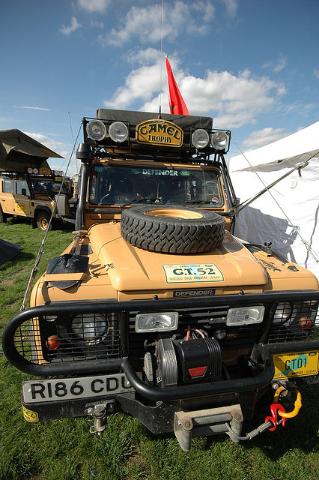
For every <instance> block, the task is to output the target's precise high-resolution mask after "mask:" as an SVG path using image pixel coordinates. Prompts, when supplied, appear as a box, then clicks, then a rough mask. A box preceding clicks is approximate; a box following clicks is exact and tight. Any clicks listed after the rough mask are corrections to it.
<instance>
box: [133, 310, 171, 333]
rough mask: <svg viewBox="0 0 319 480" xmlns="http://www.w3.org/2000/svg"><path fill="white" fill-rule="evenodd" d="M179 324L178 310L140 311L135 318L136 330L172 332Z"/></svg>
mask: <svg viewBox="0 0 319 480" xmlns="http://www.w3.org/2000/svg"><path fill="white" fill-rule="evenodd" d="M177 326H178V312H163V313H139V314H137V315H136V319H135V331H136V332H170V331H172V330H176V329H177Z"/></svg>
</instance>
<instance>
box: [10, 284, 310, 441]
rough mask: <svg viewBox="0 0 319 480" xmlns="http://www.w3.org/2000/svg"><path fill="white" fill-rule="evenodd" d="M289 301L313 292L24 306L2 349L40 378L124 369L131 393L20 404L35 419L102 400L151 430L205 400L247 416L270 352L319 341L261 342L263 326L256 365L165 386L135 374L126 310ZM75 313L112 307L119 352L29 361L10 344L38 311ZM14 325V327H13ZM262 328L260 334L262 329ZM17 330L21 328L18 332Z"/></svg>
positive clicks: (83, 410) (267, 370) (76, 411)
mask: <svg viewBox="0 0 319 480" xmlns="http://www.w3.org/2000/svg"><path fill="white" fill-rule="evenodd" d="M291 299H293V301H304V300H307V301H318V300H319V293H318V292H280V293H266V294H261V295H227V296H214V297H209V298H207V297H206V298H195V299H187V300H185V299H184V300H176V299H172V300H151V301H131V302H116V301H106V302H77V303H71V302H69V303H63V302H61V303H54V304H48V305H44V306H39V307H34V308H30V309H28V310H25V311H23V312H20V313H19V314H18V315H17V316H16V317H14V318H13V319H12V320H11V322H9V324H8V325H7V327H6V329H5V331H4V335H3V351H4V353H5V355H6V357H7V358H8V360H9V361H10V362H11V363H12V364H13V365H14V366H15V367H17V368H18V369H20V370H22V371H23V372H26V373H28V374H31V375H35V376H42V377H54V376H85V375H90V374H98V373H108V372H116V371H117V372H119V371H123V372H124V373H125V374H126V377H127V378H128V380H129V382H130V383H131V385H132V386H133V388H134V392H133V393H125V394H115V395H107V396H103V397H101V398H94V401H93V400H92V399H88V398H79V399H76V400H68V401H59V402H53V401H50V402H39V403H33V404H32V405H28V404H25V407H27V409H30V411H31V410H32V411H35V412H37V416H38V418H39V420H47V419H50V418H60V417H77V416H83V415H86V414H87V412H88V409H89V408H90V405H94V404H97V403H103V402H106V403H107V402H109V401H111V402H113V404H114V405H115V406H116V408H118V409H119V410H122V411H124V412H126V413H129V414H131V415H133V416H135V417H137V418H139V419H140V421H141V422H142V423H143V424H144V425H145V426H146V427H147V428H148V429H149V430H151V431H152V432H154V433H160V432H168V431H172V428H173V419H174V414H175V412H177V411H181V410H184V411H185V410H186V411H187V410H196V409H198V408H206V407H207V405H212V406H216V407H218V406H224V405H232V404H239V405H240V406H241V408H242V411H243V415H244V418H245V419H247V418H251V417H252V415H253V413H254V409H255V405H256V402H257V401H258V399H259V398H260V397H261V396H262V395H263V394H264V393H265V392H266V391H267V389H268V388H269V386H270V385H271V382H272V380H273V377H274V364H273V358H272V355H273V354H275V353H284V352H303V351H309V350H317V351H318V350H319V340H308V341H298V342H289V343H280V344H279V343H278V344H276V343H272V344H267V343H266V341H267V335H266V333H267V329H268V331H269V328H270V326H269V325H267V324H265V331H264V333H263V334H262V335H261V337H260V339H259V341H258V343H256V344H255V346H254V348H253V351H252V356H253V357H254V358H255V359H256V362H257V363H258V364H259V369H258V370H256V371H255V372H254V374H251V375H250V376H245V377H242V378H238V377H237V378H231V379H227V380H222V381H214V382H205V383H196V384H190V385H177V386H171V387H165V388H159V387H154V386H151V385H149V384H147V383H145V382H144V381H143V380H142V379H141V378H139V376H138V375H137V374H136V371H135V368H134V363H133V362H132V359H131V358H130V356H129V352H128V348H127V333H128V332H127V325H126V319H127V316H126V313H127V312H129V311H132V310H134V311H136V310H137V311H140V312H152V311H165V310H166V311H167V310H171V309H173V310H178V309H179V308H188V307H194V306H196V305H198V306H200V307H205V306H208V307H209V306H211V305H214V306H216V305H225V304H227V305H229V306H230V307H236V306H245V305H252V304H261V303H262V304H263V305H265V308H266V310H270V309H271V308H272V305H273V304H274V303H280V302H285V301H289V300H291ZM57 312H59V314H61V312H62V313H65V314H71V313H72V314H77V313H81V314H83V313H92V312H94V313H103V312H104V313H105V312H116V313H118V314H119V315H120V327H119V335H120V338H121V348H122V355H121V356H120V357H119V358H112V359H111V358H109V359H95V360H92V359H87V360H85V361H78V362H77V361H68V362H65V363H56V362H55V363H54V362H53V363H44V362H37V363H36V362H34V361H32V360H30V358H29V359H28V358H26V357H25V356H24V355H23V351H22V352H21V351H18V349H17V347H16V344H15V335H16V332H17V331H20V335H21V327H22V326H23V324H24V323H25V322H26V321H30V319H34V318H37V321H38V322H39V326H40V328H41V322H42V321H44V316H46V315H55V314H56V313H57ZM19 329H20V330H19ZM265 332H266V333H265ZM22 334H23V333H22Z"/></svg>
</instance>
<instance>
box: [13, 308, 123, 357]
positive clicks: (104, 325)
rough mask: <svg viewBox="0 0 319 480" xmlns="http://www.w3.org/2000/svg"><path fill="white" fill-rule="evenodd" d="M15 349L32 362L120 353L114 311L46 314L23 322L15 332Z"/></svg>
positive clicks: (112, 355) (116, 355)
mask: <svg viewBox="0 0 319 480" xmlns="http://www.w3.org/2000/svg"><path fill="white" fill-rule="evenodd" d="M14 343H15V347H16V349H17V351H18V353H19V354H20V355H21V356H22V357H23V358H25V359H26V360H28V361H29V362H32V363H34V364H37V365H40V364H45V363H48V362H49V363H64V362H70V361H86V360H98V359H112V358H120V357H121V353H122V352H121V343H120V332H119V320H118V317H117V315H115V314H111V313H110V314H93V313H90V314H78V315H72V316H71V315H70V316H65V315H64V316H63V318H60V317H59V315H57V316H52V315H47V316H43V317H41V318H32V319H30V320H27V321H26V322H24V323H23V324H22V325H21V326H20V327H19V328H18V329H17V330H16V332H15V336H14Z"/></svg>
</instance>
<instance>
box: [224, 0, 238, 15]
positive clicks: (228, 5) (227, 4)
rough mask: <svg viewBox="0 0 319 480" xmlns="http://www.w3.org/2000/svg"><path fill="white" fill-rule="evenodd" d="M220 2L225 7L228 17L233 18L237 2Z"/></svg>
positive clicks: (231, 0) (236, 0)
mask: <svg viewBox="0 0 319 480" xmlns="http://www.w3.org/2000/svg"><path fill="white" fill-rule="evenodd" d="M222 2H223V4H224V5H225V7H226V10H227V13H228V15H230V16H231V17H234V16H235V15H236V13H237V8H238V0H222Z"/></svg>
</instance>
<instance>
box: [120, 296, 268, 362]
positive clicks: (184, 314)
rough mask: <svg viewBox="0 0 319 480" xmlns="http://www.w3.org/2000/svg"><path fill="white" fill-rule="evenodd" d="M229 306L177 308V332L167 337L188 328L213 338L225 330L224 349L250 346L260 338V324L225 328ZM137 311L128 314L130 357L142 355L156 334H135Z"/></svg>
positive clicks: (183, 332) (169, 333) (182, 332)
mask: <svg viewBox="0 0 319 480" xmlns="http://www.w3.org/2000/svg"><path fill="white" fill-rule="evenodd" d="M229 308H230V306H229V305H222V306H213V307H212V306H210V307H209V308H207V307H196V308H179V309H178V330H177V331H174V332H168V335H169V336H171V335H177V336H178V338H181V337H183V336H184V335H185V334H186V331H187V329H188V327H190V328H191V329H203V330H206V331H207V332H208V334H209V336H210V337H214V336H215V332H216V331H218V330H226V331H227V335H226V337H225V338H224V339H223V341H222V343H223V346H224V347H228V346H233V347H237V346H239V345H240V346H242V345H246V346H251V345H252V344H253V343H254V342H256V341H257V339H258V337H259V336H260V333H261V329H262V328H263V325H262V324H259V325H246V326H238V327H226V319H227V314H228V310H229ZM137 313H139V312H138V311H132V312H130V313H129V351H130V354H131V355H132V357H133V356H134V355H137V356H142V355H144V345H145V343H146V342H149V340H150V337H151V335H153V338H155V337H156V336H157V334H156V333H155V334H150V333H136V332H135V317H136V314H137Z"/></svg>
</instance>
